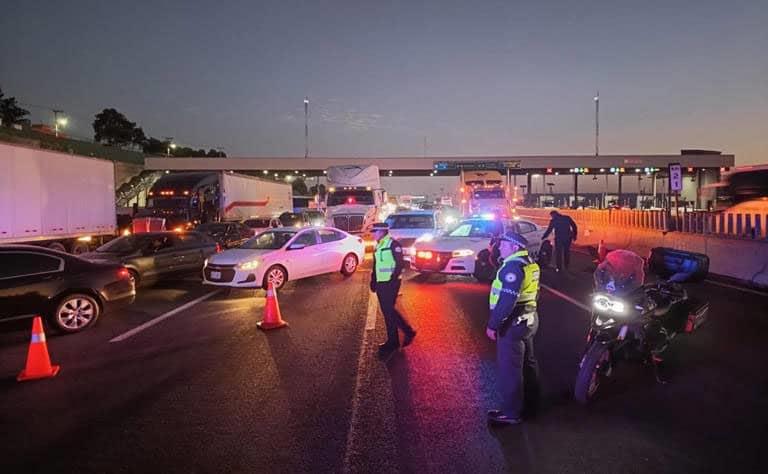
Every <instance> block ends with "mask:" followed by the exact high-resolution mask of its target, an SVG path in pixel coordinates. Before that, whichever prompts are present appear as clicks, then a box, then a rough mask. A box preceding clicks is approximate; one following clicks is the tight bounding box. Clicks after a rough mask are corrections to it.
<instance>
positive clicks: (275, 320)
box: [256, 283, 288, 331]
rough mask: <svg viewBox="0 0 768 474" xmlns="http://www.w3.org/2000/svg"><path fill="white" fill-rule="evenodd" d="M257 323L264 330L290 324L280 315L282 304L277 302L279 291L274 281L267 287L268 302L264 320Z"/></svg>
mask: <svg viewBox="0 0 768 474" xmlns="http://www.w3.org/2000/svg"><path fill="white" fill-rule="evenodd" d="M256 325H257V326H258V327H259V329H262V330H264V331H266V330H267V329H277V328H281V327H283V326H287V325H288V323H287V322H285V321H283V318H282V316H280V305H279V304H278V303H277V292H276V291H275V287H274V286H273V285H272V283H270V284H269V286H268V287H267V304H266V305H265V306H264V320H263V321H259V322H258V323H256Z"/></svg>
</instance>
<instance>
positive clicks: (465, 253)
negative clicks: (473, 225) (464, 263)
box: [451, 249, 475, 257]
mask: <svg viewBox="0 0 768 474" xmlns="http://www.w3.org/2000/svg"><path fill="white" fill-rule="evenodd" d="M474 254H475V252H474V251H473V250H470V249H460V250H454V251H453V253H452V254H451V256H452V257H469V256H470V255H474Z"/></svg>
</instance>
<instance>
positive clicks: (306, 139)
mask: <svg viewBox="0 0 768 474" xmlns="http://www.w3.org/2000/svg"><path fill="white" fill-rule="evenodd" d="M307 158H309V97H306V96H305V97H304V159H307Z"/></svg>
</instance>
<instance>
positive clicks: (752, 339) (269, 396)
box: [0, 256, 768, 473]
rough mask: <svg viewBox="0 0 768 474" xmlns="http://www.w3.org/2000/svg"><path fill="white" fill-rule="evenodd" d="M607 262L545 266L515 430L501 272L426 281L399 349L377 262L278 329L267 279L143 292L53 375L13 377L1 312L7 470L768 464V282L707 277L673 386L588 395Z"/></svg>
mask: <svg viewBox="0 0 768 474" xmlns="http://www.w3.org/2000/svg"><path fill="white" fill-rule="evenodd" d="M590 275H591V268H590V264H589V262H588V260H587V259H586V258H585V257H584V256H577V257H576V262H575V264H574V268H573V269H572V272H571V273H570V274H554V273H552V272H550V271H548V270H547V271H545V273H544V277H543V281H544V283H545V284H546V285H547V287H549V288H552V289H554V290H556V291H557V292H558V293H560V294H555V293H553V292H551V291H549V290H544V291H543V292H542V295H541V300H540V309H541V311H540V313H541V327H540V329H539V333H538V336H537V339H536V345H537V347H536V349H537V353H538V357H539V361H540V364H541V371H542V377H543V383H544V405H543V407H542V411H541V413H540V414H539V416H538V417H537V418H535V419H533V420H530V421H528V422H527V423H525V424H524V425H521V426H516V427H507V428H503V429H494V428H489V427H488V425H487V424H486V421H485V412H486V410H488V409H490V408H494V407H495V406H496V405H497V402H498V398H497V394H496V390H495V383H496V378H497V373H496V366H495V352H494V351H495V348H494V346H493V343H492V342H491V341H489V340H487V339H486V338H485V335H484V328H485V322H486V320H487V316H488V312H487V293H488V286H487V285H483V284H480V283H476V282H473V281H472V280H470V279H465V278H448V279H446V278H442V277H433V278H430V279H428V280H426V281H422V280H421V279H413V278H411V277H412V275H409V277H408V278H409V279H408V281H406V282H405V284H404V285H403V294H402V297H401V298H400V300H399V305H400V308H401V310H402V311H403V313H404V314H406V316H407V317H408V318H409V319H410V321H411V323H412V324H413V325H414V327H415V328H416V329H417V331H418V335H417V337H416V340H415V342H414V344H413V345H412V346H410V347H408V348H407V349H404V350H403V351H401V352H399V353H396V354H395V355H393V356H392V357H391V358H390V359H389V360H388V361H387V362H382V361H380V360H378V358H377V357H376V356H375V354H374V351H375V346H376V344H377V343H378V342H381V341H382V340H383V339H384V330H383V321H382V318H381V316H380V315H377V313H376V312H375V311H370V310H375V309H376V307H375V306H373V305H371V304H370V303H371V299H370V293H369V291H368V288H367V280H368V278H369V277H370V270H369V269H366V268H363V269H362V270H361V271H360V272H359V273H358V274H356V275H354V276H353V277H351V278H343V277H342V276H341V275H326V276H322V277H316V278H312V279H307V280H303V281H299V282H294V283H290V284H289V285H288V287H287V288H286V289H285V290H284V291H282V292H280V295H279V296H280V307H281V310H282V313H283V317H284V318H285V319H286V320H287V321H288V322H289V324H290V326H289V327H288V328H285V329H280V330H275V331H272V332H268V333H264V332H261V331H259V330H258V329H257V328H256V322H257V321H258V320H260V319H261V317H262V314H263V306H264V298H263V292H261V291H259V292H250V291H249V292H241V293H235V294H233V295H232V296H226V297H225V296H224V295H222V294H220V293H216V294H212V295H211V294H210V293H211V291H212V290H210V289H207V288H202V287H201V286H200V284H199V282H198V281H195V280H194V279H187V280H183V281H177V282H167V283H164V284H162V285H159V286H156V287H153V288H149V289H143V290H142V291H141V292H140V295H139V296H138V298H137V301H136V302H135V303H134V304H133V305H131V306H130V307H127V308H124V309H121V310H118V311H115V312H113V313H111V314H107V315H105V316H104V317H103V318H102V319H101V320H100V321H99V322H98V324H97V325H96V326H94V327H93V328H90V329H89V330H88V331H86V332H84V333H82V334H78V335H72V336H61V337H57V336H54V335H52V334H49V340H48V346H49V350H50V352H51V355H52V358H53V361H54V363H58V364H60V365H61V366H62V369H61V372H60V373H59V375H58V376H57V377H55V378H52V379H47V380H41V381H36V382H25V383H17V382H16V381H15V376H16V375H17V373H18V372H19V370H21V368H22V367H23V364H24V358H25V356H26V348H27V343H28V339H29V323H28V322H25V323H23V324H14V325H12V326H9V325H5V326H0V407H2V408H1V411H0V426H2V431H0V468H1V469H0V470H1V471H2V472H25V473H29V472H79V473H82V472H417V471H418V472H503V471H510V472H543V473H549V472H552V473H555V472H557V473H568V472H574V473H575V472H584V473H587V472H588V473H595V472H606V473H608V472H654V473H659V472H739V473H742V472H764V467H763V466H764V465H765V463H766V462H767V461H768V454H766V452H765V449H763V446H762V445H763V442H764V440H765V439H766V437H767V436H768V375H767V374H768V371H766V370H765V367H764V364H765V361H766V360H768V347H767V345H766V343H765V340H766V337H767V336H768V295H761V294H756V293H753V292H745V291H739V290H737V289H733V288H727V287H723V286H719V285H716V284H713V283H707V282H704V283H699V284H695V285H690V288H689V290H690V292H691V293H692V294H694V295H696V296H699V297H704V298H708V299H709V300H710V302H711V310H710V319H709V321H708V322H707V323H706V324H705V325H704V326H703V327H702V328H701V329H700V330H699V331H698V332H697V333H695V334H694V335H692V336H681V337H680V338H678V339H676V340H675V344H674V345H673V347H672V349H671V351H670V352H669V353H668V354H667V364H668V366H669V367H670V369H669V372H668V375H669V377H670V378H671V383H670V384H667V385H661V384H658V383H657V382H656V381H655V379H654V377H653V375H652V373H651V372H650V371H648V370H647V369H645V368H643V367H640V366H634V365H625V366H621V367H620V368H619V370H617V371H616V377H615V380H613V381H611V383H610V384H609V385H608V386H606V387H604V389H605V390H604V392H603V393H601V396H600V398H599V399H598V400H597V401H596V402H595V403H594V404H592V405H591V406H589V407H586V408H585V407H582V406H580V405H578V404H577V403H576V402H574V401H573V400H572V398H571V388H572V384H573V380H574V377H575V375H576V368H577V365H578V362H579V359H580V356H581V350H582V349H583V345H584V336H585V332H586V327H587V323H588V314H587V313H586V312H585V311H584V310H583V309H582V308H580V307H579V306H578V305H576V304H574V303H573V302H572V301H568V299H569V298H570V299H572V300H574V301H577V302H579V301H581V302H587V298H588V293H589V291H590V290H591V276H590ZM206 296H207V297H208V298H207V299H204V300H202V301H199V302H197V303H194V304H191V305H190V306H189V307H187V308H186V309H183V310H181V311H178V312H176V313H174V314H171V315H170V316H169V317H168V318H167V319H164V320H162V321H160V322H158V323H157V324H155V325H153V326H151V327H147V328H146V329H144V330H142V331H140V332H138V333H135V334H134V333H131V332H129V331H132V330H134V329H135V328H137V327H141V326H142V324H144V323H146V322H148V321H152V320H154V318H156V317H158V316H161V315H163V314H167V312H168V311H171V310H174V309H176V308H178V307H180V306H182V305H184V304H186V303H190V302H195V301H197V300H198V299H200V298H202V297H206ZM374 303H375V301H374ZM116 338H117V340H116ZM110 341H115V342H110ZM601 390H603V389H602V388H601Z"/></svg>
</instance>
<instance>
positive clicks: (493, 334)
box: [486, 232, 539, 425]
mask: <svg viewBox="0 0 768 474" xmlns="http://www.w3.org/2000/svg"><path fill="white" fill-rule="evenodd" d="M527 245H528V242H527V240H526V239H525V237H523V236H522V235H520V234H517V233H514V232H507V233H505V234H504V235H502V236H501V237H500V244H499V252H500V254H501V258H503V259H504V261H503V262H502V264H501V266H500V268H499V271H498V272H497V273H496V279H495V280H494V281H493V284H492V286H491V294H490V297H489V305H490V308H491V318H490V320H489V321H488V327H487V329H486V335H487V336H488V337H489V338H490V339H491V340H492V341H496V362H497V365H498V371H499V379H498V386H499V390H500V392H501V398H502V405H501V409H499V410H491V411H489V412H488V421H489V422H491V423H493V424H498V425H514V424H517V423H520V422H521V421H522V416H523V409H524V408H525V410H526V412H527V413H526V414H528V413H531V414H532V413H533V412H534V411H535V410H536V408H537V405H538V398H539V369H538V363H537V362H536V356H535V355H534V353H533V337H534V336H535V335H536V330H537V329H538V326H539V321H538V315H537V313H536V300H537V299H538V295H539V265H538V264H537V263H536V262H534V261H533V260H532V259H531V257H530V256H529V255H528V251H527V250H526V248H527Z"/></svg>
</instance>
